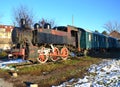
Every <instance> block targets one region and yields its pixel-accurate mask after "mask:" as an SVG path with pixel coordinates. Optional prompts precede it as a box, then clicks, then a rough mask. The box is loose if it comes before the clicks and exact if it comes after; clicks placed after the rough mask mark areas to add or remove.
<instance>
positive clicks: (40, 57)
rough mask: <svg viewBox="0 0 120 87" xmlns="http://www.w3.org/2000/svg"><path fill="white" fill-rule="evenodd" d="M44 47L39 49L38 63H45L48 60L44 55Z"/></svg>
mask: <svg viewBox="0 0 120 87" xmlns="http://www.w3.org/2000/svg"><path fill="white" fill-rule="evenodd" d="M44 49H45V48H44V47H43V48H41V52H40V53H39V57H38V58H37V60H38V62H40V63H45V62H46V61H47V60H48V56H47V55H45V53H44Z"/></svg>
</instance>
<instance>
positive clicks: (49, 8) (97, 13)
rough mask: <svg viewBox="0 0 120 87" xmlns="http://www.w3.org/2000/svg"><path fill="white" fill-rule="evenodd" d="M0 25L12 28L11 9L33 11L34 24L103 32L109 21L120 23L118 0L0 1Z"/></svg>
mask: <svg viewBox="0 0 120 87" xmlns="http://www.w3.org/2000/svg"><path fill="white" fill-rule="evenodd" d="M0 1H1V2H0V3H1V5H0V24H5V25H11V24H13V21H12V20H13V15H12V13H13V8H17V7H19V6H20V5H25V6H26V7H27V8H28V9H30V10H31V9H32V12H33V14H34V18H35V21H36V22H38V21H39V19H41V18H45V19H53V20H54V21H55V24H56V25H58V26H59V25H63V26H66V25H72V15H73V17H74V26H77V27H82V28H85V29H89V30H92V31H94V30H98V31H99V32H102V31H103V30H105V29H104V28H103V25H104V24H105V23H106V22H108V21H118V22H120V0H0Z"/></svg>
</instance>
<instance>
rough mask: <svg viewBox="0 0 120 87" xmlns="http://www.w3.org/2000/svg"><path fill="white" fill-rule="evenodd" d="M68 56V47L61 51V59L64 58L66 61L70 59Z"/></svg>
mask: <svg viewBox="0 0 120 87" xmlns="http://www.w3.org/2000/svg"><path fill="white" fill-rule="evenodd" d="M68 55H69V51H68V49H67V48H66V47H63V48H62V49H61V58H62V59H63V60H66V59H67V58H68Z"/></svg>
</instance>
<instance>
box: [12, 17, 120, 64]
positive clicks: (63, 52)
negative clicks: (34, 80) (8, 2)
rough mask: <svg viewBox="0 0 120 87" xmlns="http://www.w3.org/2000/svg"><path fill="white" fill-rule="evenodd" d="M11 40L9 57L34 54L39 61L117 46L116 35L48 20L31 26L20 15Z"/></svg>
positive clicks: (27, 56)
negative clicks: (106, 34)
mask: <svg viewBox="0 0 120 87" xmlns="http://www.w3.org/2000/svg"><path fill="white" fill-rule="evenodd" d="M12 41H13V44H14V45H15V46H14V47H13V48H12V55H13V57H18V56H21V57H23V58H24V59H28V58H37V60H38V61H39V62H40V63H45V62H46V61H47V60H48V59H51V60H52V61H57V60H58V59H60V58H62V59H63V60H66V59H67V58H68V56H69V52H71V51H74V52H77V53H82V52H85V51H86V50H96V49H97V50H99V49H113V48H117V46H118V41H117V39H116V38H113V37H109V36H105V35H103V34H100V33H96V32H92V31H89V30H85V29H83V28H79V27H74V26H70V25H68V26H67V27H65V26H59V27H54V28H53V29H51V25H50V24H48V23H45V24H44V27H40V25H39V24H38V23H36V24H35V25H34V29H31V28H30V27H28V26H27V25H26V23H25V20H24V19H21V27H14V29H13V31H12Z"/></svg>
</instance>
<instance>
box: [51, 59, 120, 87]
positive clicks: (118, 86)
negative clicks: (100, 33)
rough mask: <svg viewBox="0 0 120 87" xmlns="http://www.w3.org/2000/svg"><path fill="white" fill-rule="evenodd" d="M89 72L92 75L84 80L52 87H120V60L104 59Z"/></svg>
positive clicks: (74, 80)
mask: <svg viewBox="0 0 120 87" xmlns="http://www.w3.org/2000/svg"><path fill="white" fill-rule="evenodd" d="M88 72H90V75H89V76H85V77H84V78H83V79H81V78H79V79H78V80H76V79H71V80H70V81H68V82H64V83H63V84H61V85H59V86H52V87H68V86H69V87H120V59H119V60H115V59H113V60H105V59H104V60H103V62H102V63H100V64H99V65H95V64H93V65H91V66H90V68H89V69H88ZM71 83H72V84H71Z"/></svg>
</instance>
